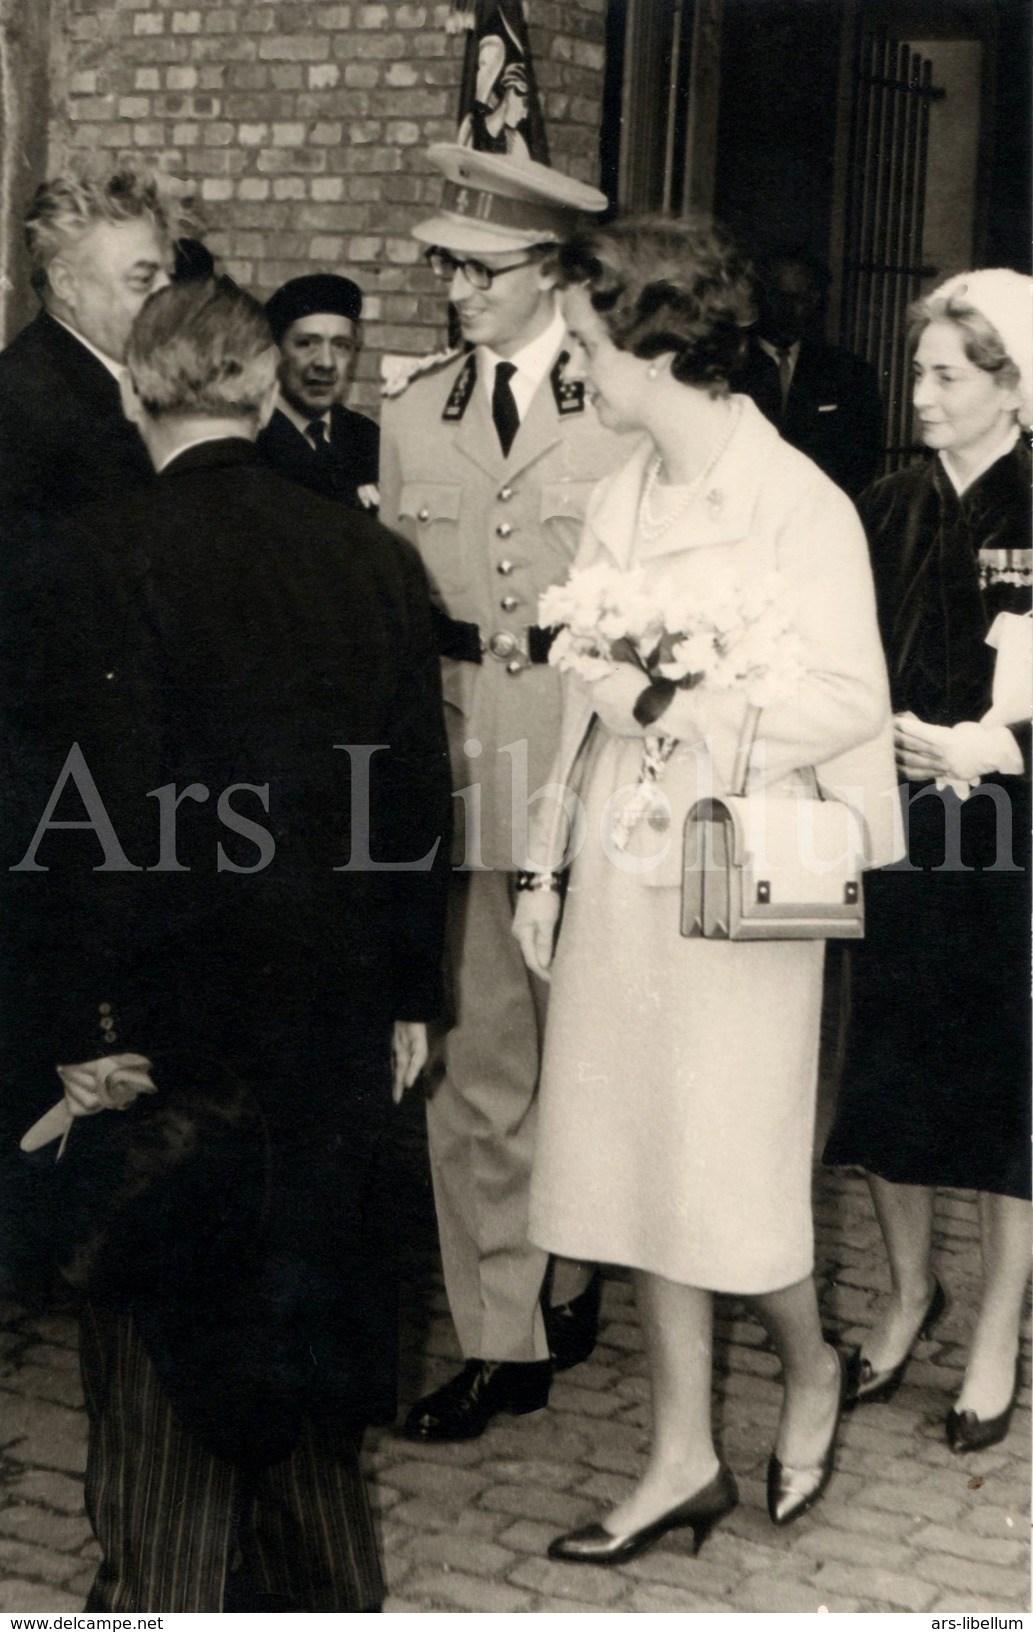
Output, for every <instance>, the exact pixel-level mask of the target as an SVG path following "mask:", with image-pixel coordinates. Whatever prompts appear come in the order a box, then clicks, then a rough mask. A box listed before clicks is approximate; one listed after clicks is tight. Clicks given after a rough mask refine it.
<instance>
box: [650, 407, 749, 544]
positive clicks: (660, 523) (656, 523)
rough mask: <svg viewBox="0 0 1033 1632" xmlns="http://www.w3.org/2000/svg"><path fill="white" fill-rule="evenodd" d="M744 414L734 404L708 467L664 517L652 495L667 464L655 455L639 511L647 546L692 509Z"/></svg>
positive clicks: (681, 494)
mask: <svg viewBox="0 0 1033 1632" xmlns="http://www.w3.org/2000/svg"><path fill="white" fill-rule="evenodd" d="M741 412H742V404H741V403H739V402H734V403H733V404H732V407H731V411H730V412H729V415H728V424H727V425H726V426H725V431H724V435H723V436H722V437H721V439H720V441H719V442H718V443H717V444H716V446H715V447H714V449H713V452H712V453H711V455H710V458H709V459H708V460H707V462H706V464H705V465H704V466H703V469H702V470H701V471H700V473H699V475H698V476H696V477H694V478H693V480H692V481H691V482H689V484H688V486H687V487H683V488H682V489H681V490H680V494H679V497H678V501H677V503H676V504H673V505H669V506H668V508H667V510H666V511H665V513H664V514H663V515H660V516H658V515H656V513H655V512H654V510H653V503H652V501H653V494H654V493H655V491H656V484H657V480H658V478H659V475H660V472H661V470H662V469H663V463H664V462H663V458H662V457H661V455H660V454H659V453H658V454H657V455H656V458H655V459H653V460H651V461H650V465H649V469H648V470H647V472H646V479H645V482H644V483H643V486H642V497H641V498H640V500H639V507H638V530H639V534H640V536H641V537H642V538H643V540H644V541H645V542H646V543H647V544H651V543H653V541H654V539H657V538H659V537H660V535H661V534H662V533H666V531H667V529H668V527H672V526H673V525H674V523H675V522H676V521H677V520H678V518H679V517H680V516H683V515H684V514H685V512H686V510H687V509H688V508H689V505H690V504H691V503H692V501H693V499H694V498H695V497H696V494H697V493H698V492H699V490H700V488H701V487H702V486H703V484H704V482H705V481H706V480H707V478H708V477H709V475H710V473H711V471H712V470H713V469H714V466H715V465H716V464H717V462H718V460H719V459H720V458H721V456H722V454H723V453H724V451H725V449H726V448H727V446H728V444H729V442H730V441H731V440H732V437H733V436H734V434H735V429H736V426H737V425H738V423H739V416H740V414H741Z"/></svg>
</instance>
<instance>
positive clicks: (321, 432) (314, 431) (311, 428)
mask: <svg viewBox="0 0 1033 1632" xmlns="http://www.w3.org/2000/svg"><path fill="white" fill-rule="evenodd" d="M305 431H306V434H307V436H308V439H309V441H310V442H312V443H314V444H315V449H316V452H317V453H318V452H319V451H320V449H322V448H325V447H328V446H329V444H328V442H327V435H326V420H325V419H314V420H312V421H311V423H310V424H308V425H306V427H305Z"/></svg>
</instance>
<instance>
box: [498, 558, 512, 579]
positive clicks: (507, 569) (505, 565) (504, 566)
mask: <svg viewBox="0 0 1033 1632" xmlns="http://www.w3.org/2000/svg"><path fill="white" fill-rule="evenodd" d="M495 571H496V572H501V574H502V576H503V578H508V577H509V575H510V573H511V572H512V571H513V563H512V561H508V560H507V561H500V562H499V564H498V566H497V567H496V568H495Z"/></svg>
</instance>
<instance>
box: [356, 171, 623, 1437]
mask: <svg viewBox="0 0 1033 1632" xmlns="http://www.w3.org/2000/svg"><path fill="white" fill-rule="evenodd" d="M428 157H429V158H430V160H431V162H432V163H433V164H434V165H435V166H436V167H437V168H438V169H439V170H440V171H441V172H442V173H443V175H444V178H445V184H444V191H443V195H442V200H441V208H440V210H439V212H438V214H437V215H435V216H433V217H432V218H431V219H429V220H426V221H421V222H420V223H419V224H418V225H417V226H416V227H415V228H414V236H415V237H416V238H418V239H419V240H420V241H421V242H422V243H424V244H426V245H427V246H428V248H427V260H428V263H429V265H430V268H431V270H432V272H433V273H434V274H435V276H436V277H438V278H439V279H440V280H441V282H442V285H443V287H444V288H445V289H447V292H448V296H449V299H450V300H451V301H452V302H453V304H454V306H455V308H456V310H457V312H458V314H459V322H460V326H461V329H462V337H463V340H464V341H465V342H466V347H465V349H464V350H463V351H461V352H460V353H457V354H453V356H452V357H450V358H446V360H445V361H443V362H442V363H440V364H438V365H437V366H434V367H432V368H431V369H429V370H426V371H420V374H419V377H418V378H416V377H414V378H412V379H411V381H410V383H409V384H408V385H407V386H405V387H403V388H402V390H401V391H400V392H399V394H397V395H394V396H393V397H391V396H389V400H388V401H387V402H386V404H385V408H384V413H383V419H382V425H381V450H382V451H381V471H380V480H381V516H382V519H383V521H384V522H385V523H386V525H387V526H389V527H391V528H394V529H396V530H398V531H399V532H401V533H404V534H405V535H406V536H407V537H409V538H411V539H412V540H413V541H414V542H415V543H416V544H417V545H418V546H419V549H420V551H421V553H422V555H423V559H424V562H425V564H426V566H427V568H428V571H429V573H430V577H431V581H432V589H433V591H434V592H435V593H436V596H437V599H438V603H439V608H440V628H441V632H442V637H443V640H442V654H443V667H444V691H445V699H446V715H447V717H448V723H449V731H450V739H451V747H452V757H453V772H454V776H455V787H456V789H457V801H456V802H457V806H459V807H461V816H460V828H461V829H462V831H461V833H460V845H459V848H460V854H459V856H458V858H457V867H456V871H455V872H454V874H453V880H454V894H453V903H452V905H453V909H454V911H453V923H452V958H453V968H454V972H455V981H456V992H455V1001H456V1008H457V1017H456V1025H455V1027H454V1029H453V1030H452V1032H451V1034H450V1036H449V1038H448V1043H447V1068H446V1074H445V1077H444V1080H443V1081H442V1082H441V1083H440V1084H439V1085H438V1087H437V1089H436V1091H435V1092H434V1093H433V1095H432V1097H431V1098H430V1101H429V1104H428V1127H429V1137H430V1158H431V1168H432V1173H433V1179H434V1194H435V1201H436V1205H437V1216H438V1228H439V1232H440V1238H441V1250H442V1257H443V1260H444V1269H445V1283H446V1287H447V1290H448V1297H449V1304H450V1307H451V1311H452V1317H453V1320H454V1321H455V1326H456V1331H457V1333H458V1336H459V1342H460V1346H461V1348H462V1352H463V1356H464V1359H465V1361H466V1364H465V1365H464V1367H463V1369H462V1370H461V1372H460V1373H459V1374H458V1375H457V1376H456V1377H454V1378H453V1379H452V1380H451V1381H450V1382H448V1383H446V1385H445V1386H444V1387H443V1388H440V1389H438V1390H437V1392H436V1393H433V1394H431V1395H429V1396H428V1397H427V1398H426V1399H423V1400H421V1401H419V1402H418V1404H416V1405H415V1406H414V1407H413V1409H412V1410H411V1412H410V1413H409V1416H408V1418H407V1421H406V1424H405V1432H406V1433H407V1434H408V1435H409V1436H410V1437H411V1438H414V1439H469V1438H473V1437H474V1436H476V1435H477V1434H480V1433H481V1432H482V1431H483V1429H484V1427H485V1426H486V1424H487V1423H488V1421H489V1420H490V1419H491V1417H492V1416H493V1415H494V1414H495V1413H496V1412H497V1411H501V1410H506V1411H511V1412H516V1413H519V1412H525V1411H533V1410H536V1409H537V1408H539V1407H540V1406H543V1405H545V1404H546V1402H547V1400H548V1395H549V1384H550V1380H551V1374H552V1369H553V1366H558V1367H563V1366H566V1365H573V1364H575V1363H576V1362H577V1361H578V1360H581V1359H583V1358H585V1356H586V1355H587V1354H588V1353H590V1352H591V1349H592V1347H593V1344H594V1341H595V1333H596V1327H597V1324H598V1307H599V1281H598V1276H597V1275H593V1274H592V1273H591V1270H590V1268H589V1267H586V1266H583V1265H571V1264H567V1263H565V1262H559V1261H557V1262H555V1263H554V1265H553V1267H552V1271H551V1273H550V1275H549V1276H548V1278H547V1281H548V1291H547V1292H546V1294H545V1295H544V1299H543V1301H544V1302H545V1304H546V1306H547V1307H546V1308H545V1311H544V1318H543V1311H542V1308H541V1307H540V1301H539V1300H540V1299H542V1298H543V1293H542V1287H543V1281H544V1280H546V1268H547V1259H546V1256H545V1254H544V1253H542V1252H540V1251H539V1250H538V1249H537V1248H536V1247H532V1246H531V1245H530V1243H529V1242H528V1240H527V1234H526V1231H527V1196H528V1184H529V1178H530V1168H531V1159H532V1154H533V1146H534V1135H535V1121H536V1103H535V1100H536V1093H537V1085H538V1065H539V1039H540V1031H541V1025H542V1020H543V1017H544V991H545V989H544V987H543V986H542V985H541V984H540V983H539V982H538V981H537V980H536V979H535V978H534V977H533V976H531V975H529V974H528V972H527V970H526V968H525V967H524V965H523V962H522V959H521V957H520V954H519V949H518V947H517V944H516V942H515V941H514V940H513V938H512V935H511V933H510V923H511V918H512V904H513V891H514V888H519V876H520V869H521V868H524V867H526V866H527V857H526V855H525V853H524V842H523V836H522V833H523V828H524V824H525V818H526V811H527V801H528V799H529V798H531V797H532V796H533V794H534V791H535V789H536V788H537V787H539V786H540V785H541V784H542V783H543V782H544V780H545V773H546V770H547V767H548V764H549V759H550V755H551V754H552V751H553V748H554V746H555V740H556V732H557V727H558V722H559V702H560V697H559V676H558V673H557V672H556V670H555V669H552V668H550V667H549V666H548V662H547V659H548V647H549V639H548V633H547V632H546V631H544V630H542V629H539V628H538V627H537V626H536V613H537V604H538V596H539V594H540V593H541V591H542V590H543V589H545V588H546V586H547V585H549V584H552V583H555V582H557V581H558V580H562V579H563V578H564V577H565V576H566V572H567V569H568V567H569V564H570V561H571V558H572V556H573V553H574V549H575V546H576V544H577V541H578V538H579V536H580V532H581V525H582V519H583V516H584V511H585V505H586V502H587V500H588V495H589V494H590V492H591V491H592V488H593V486H594V485H595V483H596V482H597V481H598V480H599V479H600V477H602V476H603V475H604V474H605V473H606V472H607V471H609V470H612V469H613V468H614V466H615V465H616V464H617V463H619V462H620V461H621V460H622V459H623V458H624V457H625V456H626V454H625V450H624V447H623V442H622V439H621V438H619V437H617V436H615V435H614V434H613V433H611V432H609V431H606V430H604V429H603V428H602V427H601V426H600V424H599V421H598V420H597V418H596V415H595V412H594V409H593V407H592V405H591V403H590V402H589V401H588V400H586V397H585V394H584V392H583V390H582V388H581V386H580V385H579V384H576V383H575V384H572V383H570V382H568V381H567V380H566V379H565V377H564V365H565V362H566V360H567V355H568V340H567V335H566V331H565V329H564V325H563V320H562V318H561V316H560V314H559V311H558V308H557V304H556V300H555V296H554V292H553V278H552V275H551V273H550V271H549V270H548V257H549V253H550V249H551V246H552V245H553V244H555V243H556V242H557V241H558V240H559V239H561V238H563V237H564V236H565V235H566V234H567V233H568V232H569V231H570V230H571V229H572V228H573V227H574V226H575V225H576V222H577V218H578V214H579V212H593V213H594V212H598V211H601V210H603V209H605V207H606V202H607V201H606V198H605V196H604V195H603V194H602V193H600V192H598V191H597V190H596V189H595V188H592V187H587V186H585V185H584V184H583V183H581V182H578V181H574V180H572V179H571V178H570V177H568V176H564V175H561V174H559V172H557V171H555V170H552V169H550V168H549V167H547V166H545V165H541V164H534V163H531V162H529V161H526V160H518V159H515V158H512V157H510V156H501V155H496V154H487V153H479V152H473V151H471V150H470V149H469V148H465V147H462V146H458V145H455V146H454V145H450V144H439V145H436V146H434V147H431V148H430V149H429V153H428ZM457 815H459V810H457ZM586 1137H589V1138H590V1137H591V1132H590V1130H586ZM550 1354H551V1356H552V1359H551V1361H550Z"/></svg>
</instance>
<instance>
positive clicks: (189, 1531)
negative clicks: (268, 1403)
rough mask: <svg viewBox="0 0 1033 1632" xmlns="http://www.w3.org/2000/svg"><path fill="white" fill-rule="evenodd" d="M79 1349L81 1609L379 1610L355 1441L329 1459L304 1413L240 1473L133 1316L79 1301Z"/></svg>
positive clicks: (378, 1578)
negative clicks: (87, 1581) (93, 1557)
mask: <svg viewBox="0 0 1033 1632" xmlns="http://www.w3.org/2000/svg"><path fill="white" fill-rule="evenodd" d="M80 1357H81V1364H82V1374H83V1391H84V1393H85V1396H86V1408H87V1412H88V1414H89V1419H90V1436H89V1451H88V1456H87V1465H86V1510H87V1512H88V1514H89V1516H90V1522H91V1524H92V1525H93V1528H94V1531H95V1533H96V1536H97V1540H98V1541H99V1543H100V1546H101V1551H102V1553H103V1560H102V1562H101V1565H100V1568H99V1570H98V1571H97V1576H96V1579H95V1581H94V1583H93V1587H92V1588H91V1591H90V1595H89V1597H88V1599H87V1601H86V1608H87V1609H88V1610H108V1611H116V1610H135V1611H139V1612H151V1611H154V1612H158V1613H160V1612H168V1613H173V1612H180V1611H194V1612H198V1611H207V1612H219V1611H221V1610H223V1609H224V1608H235V1607H240V1608H244V1607H246V1608H248V1609H254V1608H257V1607H259V1606H260V1605H264V1606H265V1607H267V1608H270V1609H283V1610H286V1609H300V1610H313V1611H320V1610H322V1611H332V1610H338V1611H341V1610H343V1611H349V1610H350V1611H353V1612H356V1613H361V1612H364V1611H371V1610H378V1609H379V1608H380V1605H381V1601H382V1599H383V1597H384V1590H385V1589H384V1582H383V1577H382V1574H381V1569H380V1561H379V1558H378V1555H377V1548H376V1540H375V1537H374V1533H373V1523H372V1518H371V1515H370V1509H369V1501H368V1497H367V1494H366V1487H365V1482H364V1479H363V1476H362V1471H361V1468H360V1466H359V1457H358V1446H357V1445H356V1447H355V1450H354V1451H353V1452H349V1453H347V1454H344V1455H338V1454H334V1455H333V1456H331V1455H329V1454H328V1453H327V1452H325V1451H323V1450H322V1449H320V1447H319V1446H318V1445H317V1444H316V1443H315V1441H314V1439H313V1437H312V1435H311V1433H310V1430H309V1428H308V1426H307V1424H306V1426H305V1428H304V1430H303V1436H302V1439H301V1441H300V1442H299V1444H298V1446H297V1448H296V1449H295V1450H294V1452H293V1453H292V1454H291V1456H289V1457H288V1458H287V1459H286V1460H285V1461H283V1462H278V1463H277V1464H275V1466H273V1467H269V1468H263V1469H260V1470H256V1471H254V1472H251V1471H245V1470H244V1469H242V1468H240V1467H238V1466H237V1465H236V1464H234V1463H232V1462H226V1461H223V1460H222V1458H220V1457H216V1456H213V1455H212V1454H211V1452H209V1451H207V1450H206V1449H205V1447H204V1446H203V1445H202V1444H201V1442H200V1441H199V1440H198V1439H196V1438H195V1437H194V1436H193V1435H192V1434H191V1433H189V1432H188V1430H187V1429H186V1428H185V1427H184V1426H183V1425H182V1424H181V1423H180V1421H179V1419H178V1418H177V1417H176V1415H175V1413H174V1412H173V1411H172V1408H171V1406H170V1405H169V1403H168V1400H167V1398H166V1396H165V1393H164V1391H163V1389H162V1387H161V1384H160V1382H159V1381H158V1377H157V1374H156V1372H155V1370H154V1367H153V1365H152V1364H151V1361H150V1358H149V1356H148V1354H147V1351H146V1349H145V1348H144V1346H143V1344H142V1342H141V1341H140V1338H139V1335H138V1334H137V1331H136V1328H135V1326H134V1323H133V1321H132V1319H131V1318H130V1317H129V1316H128V1315H109V1314H108V1313H106V1312H104V1311H99V1310H96V1309H94V1308H92V1307H91V1306H89V1305H87V1307H86V1308H85V1310H84V1312H83V1317H82V1321H81V1329H80ZM242 1581H243V1582H245V1583H246V1585H245V1587H244V1588H242V1587H241V1582H242ZM234 1595H236V1597H237V1598H238V1599H240V1600H241V1601H240V1602H239V1603H234V1602H233V1599H234Z"/></svg>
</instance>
